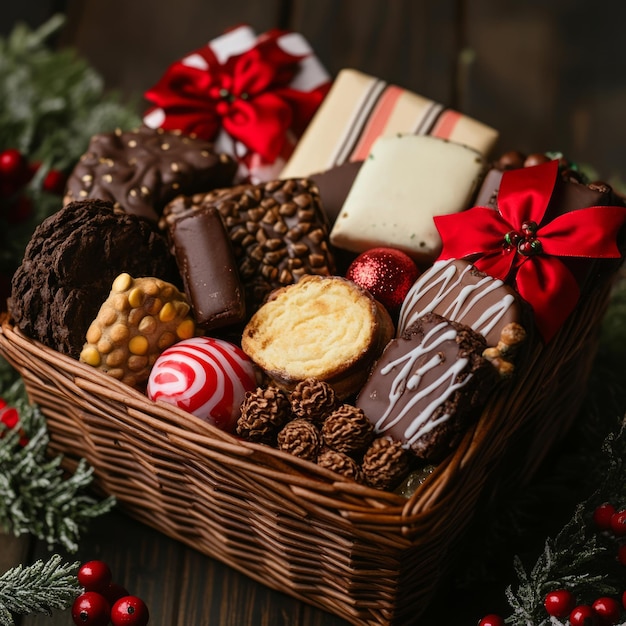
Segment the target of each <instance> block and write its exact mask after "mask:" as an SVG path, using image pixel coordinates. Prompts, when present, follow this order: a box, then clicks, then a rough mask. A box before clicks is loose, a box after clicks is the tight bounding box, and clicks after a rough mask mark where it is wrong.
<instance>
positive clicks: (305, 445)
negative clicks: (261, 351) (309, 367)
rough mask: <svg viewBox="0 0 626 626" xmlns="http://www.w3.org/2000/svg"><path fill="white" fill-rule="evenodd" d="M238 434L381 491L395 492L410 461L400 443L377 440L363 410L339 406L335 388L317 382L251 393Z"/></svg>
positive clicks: (258, 390)
mask: <svg viewBox="0 0 626 626" xmlns="http://www.w3.org/2000/svg"><path fill="white" fill-rule="evenodd" d="M237 434H238V435H239V436H240V437H242V438H244V439H247V440H248V441H254V442H259V443H265V444H268V445H272V446H275V447H277V448H278V449H279V450H282V451H284V452H288V453H290V454H293V455H294V456H297V457H299V458H301V459H305V460H307V461H313V462H314V463H317V464H318V465H319V466H320V467H323V468H325V469H329V470H332V471H333V472H335V473H337V474H340V475H341V476H344V477H346V478H349V479H351V480H354V481H356V482H359V483H363V484H366V485H369V486H370V487H375V488H377V489H385V490H390V489H393V488H395V487H396V486H397V485H398V484H399V483H400V482H401V481H402V479H403V478H405V477H406V475H407V474H408V473H409V470H410V465H411V460H412V455H411V454H410V453H409V452H407V450H405V449H404V448H403V447H402V446H401V445H400V444H399V443H396V442H392V441H391V440H390V439H388V438H385V437H382V438H376V436H375V433H374V427H373V425H372V423H371V422H370V421H369V420H368V418H367V416H366V415H365V414H364V412H363V411H362V410H361V409H359V408H357V407H355V406H353V405H351V404H348V403H341V402H340V401H339V400H338V398H337V396H336V394H335V392H334V390H333V388H332V386H331V385H329V384H328V383H326V382H324V381H321V380H317V379H315V378H307V379H305V380H303V381H301V382H300V383H298V385H296V387H295V388H294V389H293V390H292V391H291V392H285V391H283V390H281V389H278V388H276V387H273V386H270V387H267V388H262V387H259V388H257V389H256V390H255V391H253V392H248V393H247V394H246V399H245V400H244V402H243V403H242V405H241V416H240V417H239V420H238V422H237Z"/></svg>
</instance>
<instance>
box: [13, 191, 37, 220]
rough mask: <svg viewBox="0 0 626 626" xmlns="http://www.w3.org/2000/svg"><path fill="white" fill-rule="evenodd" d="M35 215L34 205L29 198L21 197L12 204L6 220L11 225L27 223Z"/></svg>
mask: <svg viewBox="0 0 626 626" xmlns="http://www.w3.org/2000/svg"><path fill="white" fill-rule="evenodd" d="M32 214H33V203H32V201H31V199H30V198H29V197H27V196H24V195H20V196H19V197H18V198H17V199H16V200H15V201H14V202H12V203H11V204H10V205H9V207H8V209H7V211H6V218H7V221H8V222H9V223H10V224H19V223H20V222H25V221H26V220H27V219H28V218H29V217H30V216H31V215H32Z"/></svg>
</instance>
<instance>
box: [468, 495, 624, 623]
mask: <svg viewBox="0 0 626 626" xmlns="http://www.w3.org/2000/svg"><path fill="white" fill-rule="evenodd" d="M592 519H593V524H594V526H595V528H596V529H597V530H598V531H600V532H602V533H606V534H608V535H610V536H612V537H614V538H615V540H616V542H617V552H616V559H617V561H618V562H619V563H620V564H621V565H623V566H624V567H626V508H619V509H616V508H615V506H613V504H611V503H610V502H605V503H604V504H601V505H600V506H598V507H596V508H595V510H594V511H593V515H592ZM543 606H544V608H545V610H546V612H547V614H548V615H549V616H551V617H555V618H558V619H561V620H568V621H567V623H568V624H569V626H614V625H616V624H618V623H619V622H620V620H621V619H622V616H623V614H624V612H625V611H626V591H622V597H621V601H620V599H618V598H613V597H610V596H602V597H600V598H597V599H596V600H595V601H594V602H593V603H591V604H581V603H579V602H578V600H577V599H576V596H575V595H574V594H573V593H572V592H571V591H570V590H569V589H555V590H553V591H550V592H549V593H547V594H546V596H545V598H544V602H543ZM504 624H505V621H504V619H503V618H502V617H501V616H500V615H497V614H490V615H485V616H484V617H483V618H482V619H481V620H480V621H479V622H478V626H504Z"/></svg>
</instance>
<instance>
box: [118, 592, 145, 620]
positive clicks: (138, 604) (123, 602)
mask: <svg viewBox="0 0 626 626" xmlns="http://www.w3.org/2000/svg"><path fill="white" fill-rule="evenodd" d="M149 619H150V614H149V613H148V607H147V606H146V604H145V602H144V601H143V600H142V599H141V598H138V597H137V596H124V597H123V598H120V599H119V600H118V601H117V602H116V603H115V604H114V605H113V608H112V609H111V623H112V624H113V626H146V624H147V623H148V620H149Z"/></svg>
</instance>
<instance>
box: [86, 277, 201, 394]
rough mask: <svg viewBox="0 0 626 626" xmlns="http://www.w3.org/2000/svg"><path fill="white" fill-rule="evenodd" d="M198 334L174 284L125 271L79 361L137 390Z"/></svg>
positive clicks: (103, 307)
mask: <svg viewBox="0 0 626 626" xmlns="http://www.w3.org/2000/svg"><path fill="white" fill-rule="evenodd" d="M195 331H196V328H195V322H194V320H193V318H192V317H191V315H190V306H189V304H188V303H187V300H186V298H185V296H184V294H182V293H181V292H180V291H179V290H178V289H177V288H176V287H175V286H174V285H172V284H171V283H168V282H165V281H163V280H160V279H158V278H152V277H146V278H133V277H132V276H131V275H130V274H128V273H122V274H120V275H119V276H118V277H117V278H116V279H115V280H114V281H113V285H112V287H111V293H110V295H109V297H108V298H107V299H106V300H105V302H103V304H102V306H101V307H100V311H99V312H98V315H97V317H96V318H95V319H94V321H93V322H92V323H91V325H90V326H89V329H88V330H87V341H86V342H85V345H84V347H83V350H82V352H81V353H80V360H81V361H82V362H83V363H86V364H87V365H91V366H92V367H95V368H97V369H99V370H101V371H103V372H105V373H106V374H108V375H109V376H112V377H113V378H117V379H118V380H121V381H122V382H124V383H126V384H128V385H130V386H132V387H137V386H139V385H141V384H142V383H144V382H145V381H146V380H147V379H148V376H149V375H150V370H151V368H152V366H153V365H154V362H155V361H156V359H157V357H158V356H159V355H160V354H161V353H162V352H163V351H164V350H165V349H166V348H169V347H170V346H171V345H173V344H174V343H176V342H177V341H179V340H181V339H189V338H190V337H193V336H194V334H195Z"/></svg>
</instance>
